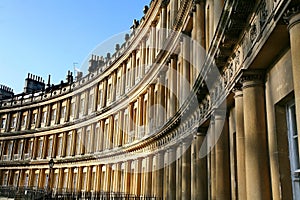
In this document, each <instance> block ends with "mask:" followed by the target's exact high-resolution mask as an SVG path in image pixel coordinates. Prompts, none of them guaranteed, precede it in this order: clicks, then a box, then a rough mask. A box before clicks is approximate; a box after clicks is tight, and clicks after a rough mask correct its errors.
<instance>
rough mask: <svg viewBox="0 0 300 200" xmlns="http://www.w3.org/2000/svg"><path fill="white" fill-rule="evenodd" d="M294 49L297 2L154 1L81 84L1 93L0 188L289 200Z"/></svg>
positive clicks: (296, 170) (298, 117)
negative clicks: (211, 78) (200, 48)
mask: <svg viewBox="0 0 300 200" xmlns="http://www.w3.org/2000/svg"><path fill="white" fill-rule="evenodd" d="M187 36H188V37H187ZM190 41H192V42H190ZM197 45H198V46H199V45H200V46H201V47H202V48H203V49H204V52H205V54H203V53H201V51H197ZM299 48H300V3H299V1H296V0H276V1H273V0H257V1H249V0H193V1H192V0H170V1H166V0H152V1H151V3H150V5H149V7H148V6H146V7H145V9H144V16H143V18H142V19H141V20H139V21H135V23H134V25H133V27H132V32H131V33H130V34H128V35H126V37H125V42H124V43H123V44H122V45H116V52H115V53H114V54H113V55H112V56H110V54H108V55H107V56H106V57H105V58H102V57H99V56H92V58H91V60H90V67H89V73H88V74H87V75H85V76H82V74H78V75H77V77H76V80H73V76H72V74H70V73H69V74H68V76H67V81H66V82H62V83H61V84H58V85H50V84H45V83H44V82H43V81H42V79H41V78H40V77H35V76H33V75H31V74H29V75H28V78H27V79H26V84H25V86H26V87H25V88H24V93H23V94H19V95H14V94H13V92H12V90H11V89H10V88H7V87H5V86H1V88H0V90H1V93H0V94H1V96H0V97H1V101H0V122H1V123H0V158H1V162H0V183H1V185H2V186H14V187H23V186H26V187H35V188H50V189H52V190H53V191H59V190H65V191H75V192H76V191H77V192H91V193H93V192H94V193H97V192H109V193H124V194H130V195H134V196H137V197H140V196H141V197H145V196H148V197H158V198H161V199H249V200H250V199H299V198H300V183H299V176H300V167H299V148H298V143H299V140H300V139H299V137H298V133H299V129H300V82H299V80H300V50H299ZM212 68H215V69H217V71H218V74H219V76H218V77H217V78H216V79H213V81H211V80H210V79H209V77H210V74H211V73H212V71H214V70H213V69H212ZM184 82H187V84H184ZM220 105H225V106H223V107H222V108H221V109H220V107H219V106H220ZM224 113H225V114H224ZM220 127H221V129H220V130H219V131H220V134H219V135H217V134H218V133H217V132H218V129H219V128H220ZM214 141H215V142H216V144H215V145H214ZM201 148H204V149H205V150H207V151H205V152H207V154H205V155H204V156H203V155H202V154H201V151H200V149H201ZM51 159H52V160H51ZM50 160H51V162H52V161H53V163H52V164H53V166H49V161H50Z"/></svg>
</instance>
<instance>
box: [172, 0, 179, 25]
mask: <svg viewBox="0 0 300 200" xmlns="http://www.w3.org/2000/svg"><path fill="white" fill-rule="evenodd" d="M177 13H178V0H174V1H171V13H170V18H171V19H170V22H171V27H172V26H173V25H174V23H175V20H176V17H177Z"/></svg>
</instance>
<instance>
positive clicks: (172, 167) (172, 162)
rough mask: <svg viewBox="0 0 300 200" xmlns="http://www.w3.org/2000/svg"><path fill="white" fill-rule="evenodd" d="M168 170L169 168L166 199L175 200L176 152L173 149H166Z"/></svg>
mask: <svg viewBox="0 0 300 200" xmlns="http://www.w3.org/2000/svg"><path fill="white" fill-rule="evenodd" d="M168 160H169V161H168V164H169V166H168V168H169V184H168V191H167V192H168V199H174V200H175V199H176V151H175V149H173V148H170V149H168Z"/></svg>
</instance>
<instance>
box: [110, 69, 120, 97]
mask: <svg viewBox="0 0 300 200" xmlns="http://www.w3.org/2000/svg"><path fill="white" fill-rule="evenodd" d="M117 76H118V74H117V70H115V71H113V72H112V97H111V103H112V102H114V101H115V100H116V95H117Z"/></svg>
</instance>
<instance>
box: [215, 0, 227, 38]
mask: <svg viewBox="0 0 300 200" xmlns="http://www.w3.org/2000/svg"><path fill="white" fill-rule="evenodd" d="M223 4H224V0H214V10H213V12H214V29H213V33H215V31H216V30H217V26H218V23H219V21H220V17H221V14H222V9H223Z"/></svg>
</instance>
